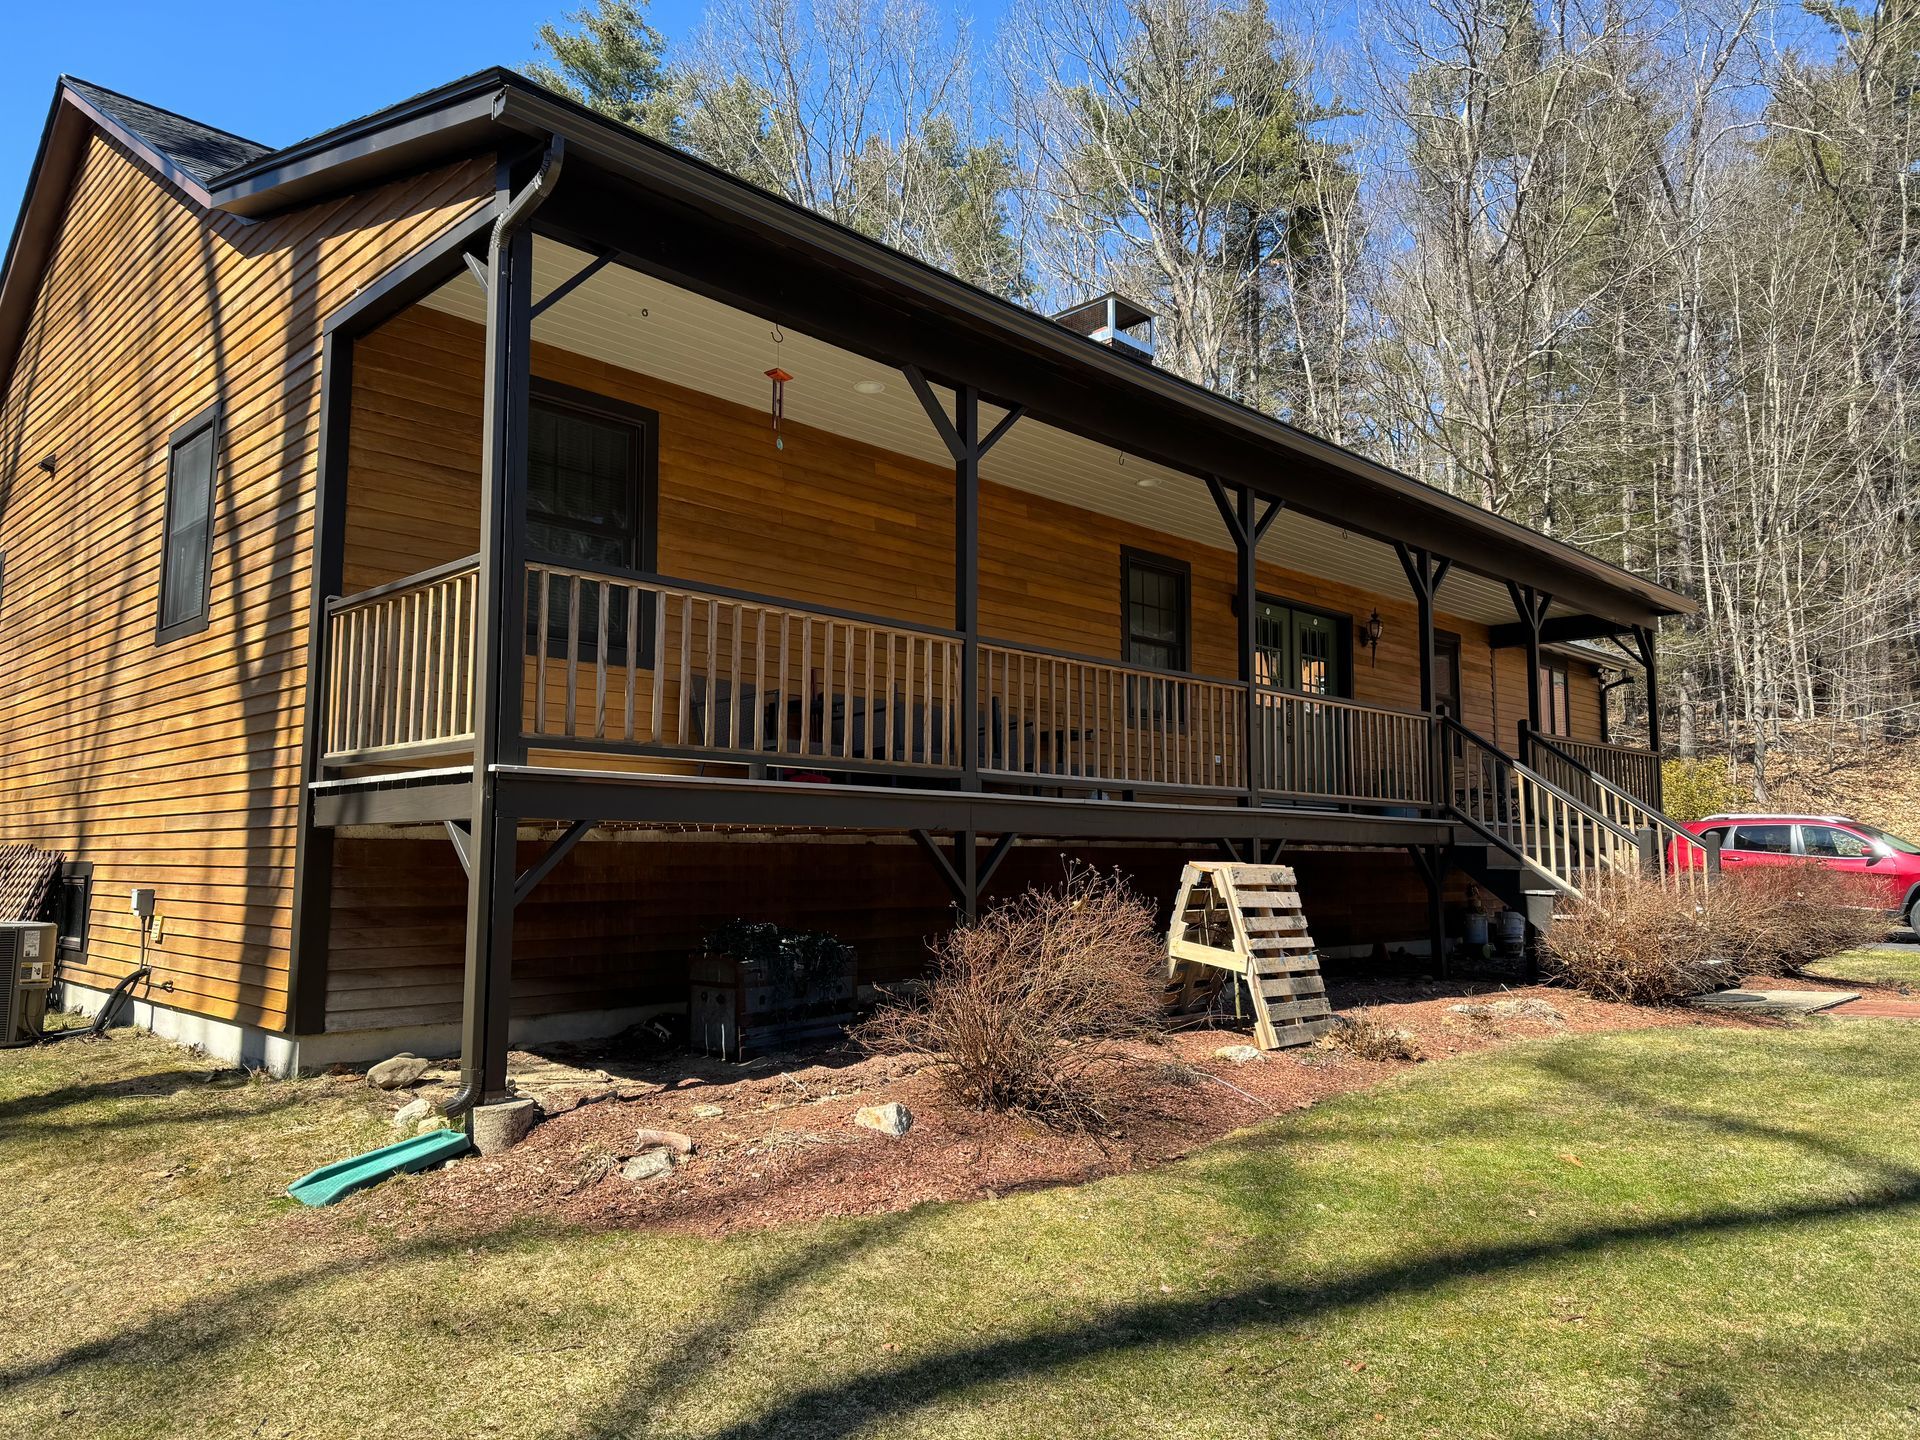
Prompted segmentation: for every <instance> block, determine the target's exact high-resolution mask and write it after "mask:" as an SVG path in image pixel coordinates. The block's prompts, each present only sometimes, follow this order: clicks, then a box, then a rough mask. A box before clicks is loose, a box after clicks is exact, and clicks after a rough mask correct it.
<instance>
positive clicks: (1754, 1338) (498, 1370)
mask: <svg viewBox="0 0 1920 1440" xmlns="http://www.w3.org/2000/svg"><path fill="white" fill-rule="evenodd" d="M1280 1063H1291V1062H1280ZM211 1073H213V1072H212V1070H211V1067H209V1066H207V1065H205V1064H203V1063H201V1062H197V1061H194V1060H192V1059H189V1058H187V1057H185V1056H183V1055H182V1054H181V1053H180V1052H178V1051H176V1050H173V1049H170V1048H168V1047H166V1046H163V1045H161V1044H160V1043H158V1042H155V1041H151V1040H148V1039H145V1038H143V1037H137V1036H129V1035H124V1034H123V1035H120V1036H118V1037H116V1038H115V1039H113V1040H112V1041H110V1042H108V1043H105V1044H92V1043H87V1042H79V1043H74V1044H69V1045H63V1046H59V1047H56V1048H55V1049H52V1050H47V1051H15V1052H5V1053H0V1195H4V1197H5V1198H6V1200H7V1201H8V1202H9V1203H7V1204H6V1205H4V1206H0V1256H4V1257H5V1258H4V1259H0V1272H3V1273H4V1281H5V1283H4V1286H0V1433H4V1434H32V1433H39V1432H41V1431H43V1430H51V1429H52V1428H53V1427H54V1426H56V1425H60V1426H62V1427H64V1433H68V1434H84V1435H90V1436H120V1435H127V1436H134V1435H193V1436H205V1437H222V1436H254V1435H261V1436H269V1435H297V1436H332V1435H340V1436H386V1435H392V1436H407V1437H417V1436H477V1435H503V1436H504V1435H533V1436H555V1437H559V1436H568V1437H576V1436H599V1435H624V1434H646V1435H649V1436H700V1437H720V1436H725V1437H747V1436H760V1435H771V1436H779V1437H804V1436H839V1435H847V1436H853V1435H860V1436H873V1435H916V1436H941V1437H950V1436H951V1437H974V1436H989V1435H993V1436H1036V1435H1044V1436H1049V1437H1065V1436H1118V1435H1156V1436H1169V1435H1177V1436H1183V1437H1184V1436H1205V1437H1212V1436H1219V1437H1228V1436H1232V1437H1242V1436H1256V1435H1262V1436H1264V1435H1289V1434H1295V1433H1298V1434H1310V1435H1342V1436H1346V1435H1352V1436H1382V1437H1386V1436H1394V1437H1398V1436H1410V1435H1413V1436H1418V1435H1436V1436H1449V1437H1451V1436H1499V1437H1508V1436H1542V1437H1568V1440H1572V1437H1581V1440H1586V1437H1592V1436H1599V1435H1622V1436H1628V1435H1630V1436H1634V1437H1652V1436H1664V1435H1675V1436H1681V1435H1687V1436H1691V1435H1700V1434H1706V1433H1711V1434H1713V1435H1716V1436H1796V1437H1798V1436H1817V1435H1834V1436H1840V1435H1845V1436H1851V1437H1872V1436H1896V1435H1899V1436H1911V1435H1914V1434H1915V1433H1920V1280H1916V1278H1915V1276H1916V1272H1920V1134H1916V1127H1915V1126H1914V1125H1913V1123H1912V1116H1913V1115H1914V1114H1915V1113H1916V1110H1920V1026H1917V1025H1909V1024H1904V1023H1902V1022H1875V1021H1856V1022H1853V1023H1850V1024H1844V1025H1843V1024H1838V1023H1826V1022H1814V1023H1811V1024H1807V1025H1803V1026H1798V1027H1794V1028H1790V1029H1779V1030H1767V1031H1758V1030H1733V1029H1716V1028H1699V1029H1678V1030H1674V1029H1667V1030H1654V1031H1644V1032H1639V1033H1635V1034H1630V1035H1618V1036H1587V1037H1569V1038H1564V1039H1558V1040H1551V1041H1542V1042H1537V1043H1530V1044H1526V1045H1521V1046H1517V1047H1515V1048H1512V1049H1509V1050H1505V1051H1499V1052H1492V1053H1488V1054H1483V1055H1480V1056H1475V1057H1471V1058H1464V1059H1460V1060H1449V1061H1445V1062H1442V1063H1438V1064H1432V1065H1426V1066H1422V1067H1420V1068H1418V1069H1416V1070H1413V1071H1411V1072H1409V1073H1408V1074H1406V1075H1405V1076H1404V1077H1402V1078H1401V1079H1400V1080H1398V1081H1396V1082H1395V1083H1393V1084H1390V1085H1388V1086H1386V1087H1383V1088H1381V1089H1378V1090H1375V1091H1372V1092H1368V1093H1362V1094H1356V1095H1350V1096H1347V1097H1345V1098H1343V1099H1340V1100H1336V1101H1333V1102H1330V1103H1327V1104H1325V1105H1321V1106H1318V1107H1316V1108H1314V1109H1312V1110H1310V1111H1306V1112H1302V1113H1300V1114H1298V1115H1295V1116H1292V1117H1290V1118H1288V1119H1285V1120H1283V1121H1280V1122H1276V1123H1274V1124H1271V1125H1268V1126H1265V1127H1262V1128H1260V1129H1258V1130H1255V1131H1249V1132H1246V1133H1244V1134H1242V1135H1240V1136H1236V1137H1234V1138H1232V1139H1230V1140H1228V1141H1226V1142H1223V1143H1221V1144H1218V1145H1215V1146H1212V1147H1210V1148H1208V1149H1206V1150H1205V1151H1203V1152H1201V1153H1200V1154H1199V1155H1197V1156H1196V1157H1194V1158H1193V1159H1191V1160H1190V1161H1188V1162H1185V1163H1182V1164H1179V1165H1175V1166H1171V1167H1169V1168H1167V1169H1164V1170H1161V1171H1158V1172H1155V1173H1151V1174H1143V1175H1134V1176H1127V1177H1122V1178H1119V1179H1115V1180H1109V1181H1103V1182H1101V1183H1098V1184H1094V1185H1090V1186H1085V1187H1081V1188H1075V1189H1058V1190H1050V1191H1043V1192H1037V1193H1031V1194H1023V1195H1017V1196H1010V1197H1005V1198H1002V1199H999V1200H994V1201H983V1202H980V1203H976V1204H972V1205H956V1206H927V1207H922V1208H921V1209H918V1210H915V1211H911V1212H908V1213H906V1214H902V1215H895V1216H888V1217H882V1218H877V1219H871V1220H859V1221H837V1222H828V1223H821V1224H816V1225H809V1226H799V1227H793V1228H790V1229H786V1230H781V1231H775V1232H769V1233H764V1234H759V1235H748V1236H742V1237H739V1238H735V1239H732V1240H727V1241H724V1242H712V1241H699V1240H692V1239H687V1238H681V1237H674V1236H666V1235H660V1234H650V1233H599V1234H592V1233H583V1232H580V1231H577V1230H567V1229H562V1228H556V1227H546V1226H540V1225H524V1224H523V1225H520V1226H516V1227H513V1228H509V1229H504V1230H500V1229H495V1230H482V1231H476V1232H473V1233H444V1232H435V1231H433V1230H431V1229H428V1228H425V1227H423V1225H422V1224H421V1223H420V1215H419V1211H418V1206H417V1199H418V1197H419V1195H420V1194H421V1193H422V1187H425V1186H429V1185H431V1184H432V1183H433V1181H432V1179H431V1177H423V1178H421V1179H414V1180H402V1181H396V1182H392V1183H390V1184H389V1185H387V1186H383V1187H381V1188H380V1189H378V1190H375V1191H372V1192H368V1193H367V1194H364V1195H361V1196H359V1197H356V1198H355V1199H353V1200H351V1201H349V1202H347V1203H346V1204H343V1205H341V1206H339V1207H336V1208H335V1209H333V1210H330V1211H324V1212H307V1211H302V1210H300V1209H299V1208H298V1207H296V1206H293V1205H292V1204H291V1203H290V1202H288V1201H286V1200H284V1199H283V1198H281V1196H280V1193H279V1192H280V1190H281V1189H282V1187H284V1185H285V1184H286V1182H287V1181H288V1180H289V1179H291V1178H292V1177H293V1176H295V1175H297V1174H299V1173H300V1172H301V1171H303V1170H305V1169H307V1168H309V1167H310V1166H311V1165H315V1164H319V1163H322V1162H324V1161H326V1160H330V1159H335V1158H338V1157H339V1156H341V1155H344V1154H347V1153H350V1152H352V1151H355V1150H358V1149H362V1148H365V1147H366V1146H368V1145H370V1144H374V1143H378V1142H379V1141H381V1140H383V1139H385V1138H388V1137H387V1134H386V1133H385V1132H383V1131H382V1129H381V1128H380V1127H379V1126H378V1125H377V1124H376V1123H375V1122H374V1120H373V1119H372V1117H371V1114H370V1111H369V1108H368V1107H367V1106H366V1104H365V1103H364V1101H363V1100H361V1099H359V1098H357V1097H356V1096H355V1095H353V1094H351V1093H348V1092H346V1091H344V1090H343V1089H341V1088H340V1087H338V1086H337V1085H332V1084H327V1083H323V1082H300V1083H297V1084H290V1083H279V1082H261V1081H247V1080H240V1081H234V1080H231V1079H223V1078H215V1079H213V1080H212V1081H209V1080H208V1079H207V1078H206V1077H207V1076H208V1075H209V1074H211ZM903 1143H910V1142H903ZM613 1183H618V1182H613Z"/></svg>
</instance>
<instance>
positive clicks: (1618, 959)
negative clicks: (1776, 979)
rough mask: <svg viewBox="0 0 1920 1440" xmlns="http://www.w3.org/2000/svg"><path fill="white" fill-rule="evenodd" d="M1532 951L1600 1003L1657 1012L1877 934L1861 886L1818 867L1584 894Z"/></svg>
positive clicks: (1601, 887)
mask: <svg viewBox="0 0 1920 1440" xmlns="http://www.w3.org/2000/svg"><path fill="white" fill-rule="evenodd" d="M1587 898H1588V901H1589V902H1590V903H1587V904H1578V903H1570V904H1563V905H1562V906H1561V908H1560V911H1559V913H1558V914H1556V915H1555V917H1554V921H1553V926H1552V928H1551V929H1550V930H1549V931H1548V932H1547V935H1546V937H1545V939H1544V940H1543V941H1542V942H1541V949H1542V952H1543V958H1544V959H1546V960H1547V961H1548V962H1549V964H1550V966H1551V968H1552V969H1553V970H1554V971H1555V972H1556V974H1557V975H1558V977H1559V978H1560V979H1562V980H1564V981H1565V982H1566V983H1567V984H1569V985H1572V986H1574V987H1575V988H1576V989H1579V990H1584V991H1585V992H1586V993H1587V994H1589V995H1592V996H1594V997H1595V998H1596V999H1600V1000H1617V1001H1625V1002H1627V1003H1629V1004H1634V1005H1658V1004H1664V1003H1666V1002H1669V1001H1673V1000H1680V999H1684V998H1685V997H1687V996H1689V995H1701V994H1705V993H1706V992H1708V991H1710V990H1713V989H1716V988H1718V987H1719V986H1720V985H1722V984H1724V983H1726V982H1727V981H1728V980H1731V979H1733V978H1735V977H1736V976H1737V975H1739V974H1749V973H1750V974H1761V975H1796V974H1798V973H1799V972H1800V971H1801V969H1802V968H1804V967H1805V966H1807V965H1808V964H1811V963H1812V962H1813V961H1815V960H1819V959H1822V958H1824V957H1825V956H1828V955H1832V954H1834V953H1835V952H1837V951H1840V950H1850V949H1854V948H1857V947H1858V946H1861V945H1864V944H1868V943H1870V942H1871V941H1872V940H1874V939H1876V938H1878V937H1879V936H1881V935H1884V934H1885V932H1886V918H1885V916H1884V914H1882V913H1880V912H1878V911H1876V910H1874V909H1871V908H1867V907H1863V906H1862V905H1861V904H1860V902H1861V901H1862V900H1863V899H1865V898H1866V897H1865V896H1864V894H1863V892H1862V890H1861V888H1860V881H1859V880H1858V879H1855V878H1853V877H1850V876H1846V875H1839V874H1835V873H1834V872H1832V871H1830V870H1825V869H1822V868H1821V867H1819V866H1817V865H1790V866H1777V867H1776V866H1768V867H1764V868H1762V867H1755V868H1753V869H1747V870H1742V871H1740V872H1738V873H1729V874H1724V875H1721V876H1719V877H1717V879H1716V880H1715V882H1714V883H1713V884H1712V885H1710V886H1708V887H1706V888H1705V889H1704V890H1701V891H1699V892H1697V893H1696V892H1693V891H1690V890H1689V889H1688V888H1686V887H1684V886H1666V885H1661V884H1657V883H1655V882H1654V881H1652V880H1650V879H1646V878H1642V877H1638V876H1613V877H1607V878H1604V879H1601V880H1599V881H1596V882H1594V883H1593V884H1591V885H1590V886H1589V887H1588V889H1587Z"/></svg>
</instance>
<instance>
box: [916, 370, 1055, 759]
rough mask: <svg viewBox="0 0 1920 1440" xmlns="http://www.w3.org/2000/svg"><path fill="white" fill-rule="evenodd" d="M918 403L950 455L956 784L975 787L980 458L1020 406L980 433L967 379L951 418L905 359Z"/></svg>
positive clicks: (976, 397) (979, 728) (979, 725)
mask: <svg viewBox="0 0 1920 1440" xmlns="http://www.w3.org/2000/svg"><path fill="white" fill-rule="evenodd" d="M901 373H903V374H904V375H905V376H906V377H907V384H908V385H910V386H911V387H912V388H913V393H914V395H915V396H916V397H918V399H919V401H920V406H921V408H922V409H924V410H925V411H926V412H927V418H928V419H929V420H931V421H932V422H933V428H934V429H935V430H937V431H938V432H939V434H940V439H941V440H942V441H943V442H944V443H945V444H946V447H947V453H948V454H949V455H951V456H952V457H953V628H954V629H955V630H956V631H958V632H959V635H960V715H959V731H960V784H961V788H962V789H966V790H978V789H979V788H980V739H981V734H982V732H983V731H984V729H985V728H986V717H985V716H983V715H982V714H981V713H980V462H981V461H982V460H983V459H985V458H986V454H987V452H988V451H989V450H991V449H992V448H993V447H994V446H995V445H997V444H998V443H999V442H1000V439H1001V437H1002V436H1004V435H1005V434H1006V433H1007V432H1008V431H1009V430H1011V429H1012V428H1013V427H1014V425H1015V423H1017V422H1018V421H1019V419H1020V417H1021V415H1023V414H1024V413H1026V412H1025V409H1024V407H1022V406H1019V405H1009V406H1008V407H1007V411H1006V413H1005V414H1004V415H1002V416H1001V417H1000V421H999V423H998V424H997V425H995V426H994V427H993V429H992V430H990V431H989V432H987V434H986V435H984V436H983V435H981V433H980V392H979V390H978V389H977V388H976V387H974V386H972V385H955V386H954V387H953V411H954V413H953V418H952V419H951V420H949V419H948V418H947V411H946V407H945V406H944V405H942V404H941V403H940V399H939V397H938V396H937V395H935V394H934V393H933V387H932V386H931V385H929V384H928V383H927V377H926V376H925V375H923V374H922V373H921V372H920V370H919V369H918V368H917V367H915V366H912V365H908V366H906V367H905V368H904V370H903V371H902V372H901Z"/></svg>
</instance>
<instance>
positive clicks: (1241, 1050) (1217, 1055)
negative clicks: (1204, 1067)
mask: <svg viewBox="0 0 1920 1440" xmlns="http://www.w3.org/2000/svg"><path fill="white" fill-rule="evenodd" d="M1213 1058H1214V1059H1216V1060H1231V1061H1232V1062H1233V1063H1234V1064H1236V1065H1246V1064H1249V1063H1251V1062H1252V1061H1255V1060H1260V1059H1263V1058H1265V1057H1263V1056H1262V1055H1261V1054H1260V1052H1259V1051H1258V1050H1256V1049H1254V1048H1253V1046H1251V1045H1222V1046H1221V1047H1220V1048H1219V1049H1218V1050H1216V1051H1214V1052H1213Z"/></svg>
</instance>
